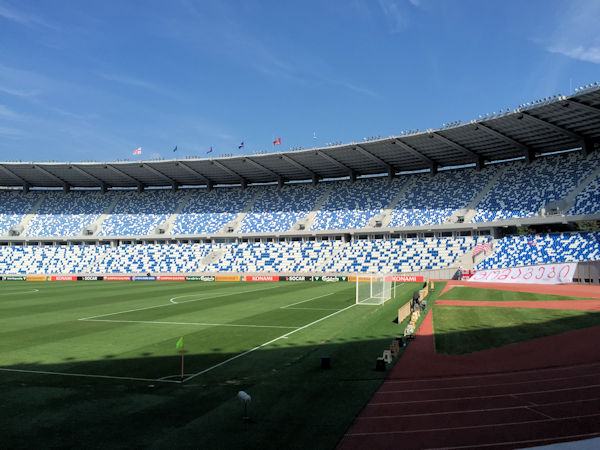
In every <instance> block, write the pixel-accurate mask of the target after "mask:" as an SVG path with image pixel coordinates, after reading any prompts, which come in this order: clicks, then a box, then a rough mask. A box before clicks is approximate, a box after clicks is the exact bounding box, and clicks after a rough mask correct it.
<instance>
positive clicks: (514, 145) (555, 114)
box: [0, 86, 600, 188]
mask: <svg viewBox="0 0 600 450" xmlns="http://www.w3.org/2000/svg"><path fill="white" fill-rule="evenodd" d="M599 142H600V88H598V87H597V86H595V87H591V88H588V89H586V90H583V91H581V92H579V93H577V94H575V95H572V96H568V97H566V96H558V97H553V98H548V99H543V100H539V101H537V102H534V104H533V105H522V106H521V107H520V108H519V109H516V110H514V111H511V112H503V113H500V114H496V115H493V116H492V117H485V118H483V119H481V120H477V121H475V120H473V121H471V122H469V123H458V124H452V125H450V126H447V127H443V128H440V129H436V130H434V129H429V130H426V131H422V132H415V133H411V134H403V135H401V136H390V137H388V138H382V139H377V140H372V141H367V142H358V143H356V142H353V143H348V144H340V145H335V146H330V147H320V148H313V149H309V150H298V151H288V152H277V153H265V154H256V155H242V156H234V157H220V158H194V159H191V158H190V159H173V160H159V161H156V160H154V161H127V162H104V163H98V162H79V163H71V162H63V163H57V162H2V163H0V186H6V187H9V186H23V187H27V188H29V187H60V188H72V187H73V188H74V187H87V188H93V187H102V188H111V187H137V188H144V187H149V186H202V185H203V186H216V185H240V184H241V185H248V184H253V183H269V182H280V183H283V182H288V181H303V180H313V181H316V180H319V179H327V178H341V177H350V178H354V177H357V176H362V175H376V174H384V173H388V174H390V175H391V174H394V173H399V172H406V171H417V170H423V169H433V170H436V169H437V168H438V167H450V166H461V165H468V164H473V163H475V164H477V165H478V166H479V167H481V166H482V165H483V164H484V163H485V162H491V161H499V160H505V159H510V158H518V157H523V156H525V157H526V158H527V159H531V158H532V157H534V156H535V154H539V153H548V152H553V151H560V150H569V149H574V148H580V147H581V148H585V149H586V150H588V151H591V150H592V148H593V147H594V145H596V144H598V143H599Z"/></svg>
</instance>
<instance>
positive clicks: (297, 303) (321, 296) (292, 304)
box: [280, 292, 337, 309]
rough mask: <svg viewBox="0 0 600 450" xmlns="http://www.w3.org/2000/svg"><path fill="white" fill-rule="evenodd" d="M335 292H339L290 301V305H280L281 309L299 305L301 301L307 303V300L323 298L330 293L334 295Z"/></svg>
mask: <svg viewBox="0 0 600 450" xmlns="http://www.w3.org/2000/svg"><path fill="white" fill-rule="evenodd" d="M333 294H337V292H332V293H330V294H324V295H319V296H318V297H313V298H309V299H308V300H302V301H299V302H296V303H290V304H289V305H285V306H280V308H281V309H285V308H289V307H290V306H294V305H299V304H300V303H306V302H310V301H312V300H316V299H318V298H323V297H327V296H329V295H333Z"/></svg>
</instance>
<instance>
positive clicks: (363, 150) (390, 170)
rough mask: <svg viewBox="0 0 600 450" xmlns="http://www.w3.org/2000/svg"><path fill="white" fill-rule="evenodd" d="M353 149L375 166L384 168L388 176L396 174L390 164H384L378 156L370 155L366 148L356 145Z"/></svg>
mask: <svg viewBox="0 0 600 450" xmlns="http://www.w3.org/2000/svg"><path fill="white" fill-rule="evenodd" d="M354 148H355V149H356V150H358V152H359V153H361V154H362V155H365V156H366V157H367V158H369V159H370V160H371V161H374V162H376V163H377V164H379V165H380V166H381V167H383V168H385V170H387V172H388V175H389V176H394V173H395V172H396V171H395V169H394V168H393V167H392V166H391V165H390V164H388V163H386V162H385V161H384V160H383V159H381V158H380V157H378V156H375V155H374V154H373V153H371V152H370V151H368V150H367V149H366V148H364V147H362V146H360V145H356V146H355V147H354Z"/></svg>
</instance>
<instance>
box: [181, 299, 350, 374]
mask: <svg viewBox="0 0 600 450" xmlns="http://www.w3.org/2000/svg"><path fill="white" fill-rule="evenodd" d="M354 306H356V303H355V304H353V305H350V306H347V307H346V308H343V309H340V310H339V311H336V312H334V313H332V314H329V315H327V316H325V317H321V318H320V319H317V320H315V321H314V322H311V323H309V324H307V325H304V326H302V327H300V328H297V329H295V330H293V331H290V332H289V333H286V334H284V335H281V336H279V337H277V338H275V339H271V340H270V341H268V342H265V343H264V344H260V345H257V346H256V347H254V348H251V349H250V350H246V351H245V352H243V353H240V354H238V355H235V356H232V357H231V358H228V359H226V360H225V361H221V362H220V363H218V364H215V365H214V366H211V367H209V368H208V369H204V370H202V371H200V372H197V373H195V374H193V375H191V376H189V377H187V378H186V379H184V380H183V381H182V382H183V383H185V382H186V381H188V380H191V379H192V378H195V377H197V376H198V375H202V374H204V373H206V372H210V371H211V370H213V369H216V368H217V367H220V366H222V365H224V364H227V363H228V362H231V361H233V360H234V359H238V358H241V357H242V356H245V355H247V354H248V353H252V352H254V351H256V350H258V349H260V348H263V347H265V346H266V345H269V344H272V343H273V342H276V341H278V340H279V339H285V338H287V337H288V336H290V335H291V334H294V333H297V332H298V331H300V330H304V329H305V328H308V327H310V326H312V325H314V324H316V323H319V322H321V321H322V320H325V319H328V318H330V317H333V316H335V315H336V314H339V313H341V312H344V311H346V310H348V309H350V308H353V307H354Z"/></svg>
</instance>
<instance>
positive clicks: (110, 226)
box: [0, 152, 600, 238]
mask: <svg viewBox="0 0 600 450" xmlns="http://www.w3.org/2000/svg"><path fill="white" fill-rule="evenodd" d="M599 163H600V156H599V154H598V152H596V153H594V154H591V155H589V156H588V157H584V156H583V155H582V154H581V153H580V152H570V153H567V154H558V155H552V156H544V157H541V158H539V159H536V160H534V162H533V163H531V164H530V165H526V164H525V163H524V162H522V161H512V162H507V163H502V164H493V165H488V166H486V167H485V168H483V169H482V170H480V171H476V170H475V169H472V168H464V169H457V170H442V171H440V172H438V173H437V174H436V175H435V176H433V177H432V176H431V175H429V174H424V173H417V174H410V175H402V176H399V177H397V178H395V179H393V180H388V179H387V178H381V177H379V178H363V179H358V180H357V181H356V182H354V183H352V182H351V181H326V182H322V183H318V184H316V185H313V184H311V183H292V184H287V185H283V186H282V187H277V186H274V185H270V186H252V187H248V188H246V189H241V188H230V187H220V188H216V189H213V190H211V191H208V190H206V189H180V190H178V191H175V192H174V191H172V190H170V189H148V190H146V191H143V192H137V191H133V190H111V191H108V192H105V193H101V192H100V191H90V190H86V191H78V190H74V191H71V192H67V193H65V192H63V191H62V190H60V191H58V190H44V191H42V190H36V191H31V192H29V193H28V194H22V193H20V192H19V191H13V190H4V191H1V192H0V234H2V235H6V234H7V232H8V231H9V230H10V229H11V228H12V227H15V226H17V225H20V224H21V225H23V228H24V234H23V236H27V237H57V238H59V237H65V236H66V237H74V236H78V235H80V234H81V233H82V230H83V229H84V228H85V227H88V226H90V225H92V224H94V223H95V222H96V221H98V219H99V218H100V217H101V216H102V217H106V218H105V219H104V220H103V221H102V220H101V221H100V222H101V223H98V225H97V226H98V228H99V231H98V233H97V234H96V236H98V237H119V236H140V237H141V236H147V235H152V234H155V233H156V229H157V226H159V225H163V224H166V223H167V222H168V221H169V222H171V223H172V227H166V228H168V231H167V232H168V234H170V235H195V234H204V233H206V234H211V233H218V232H222V231H224V227H225V226H226V225H228V224H233V225H235V226H234V227H233V228H235V229H232V230H229V231H235V232H236V235H237V236H240V235H243V234H245V233H278V232H285V231H290V230H292V229H293V226H294V224H296V223H298V222H299V221H302V220H303V219H305V218H308V217H312V216H314V218H312V221H311V220H308V219H307V220H306V222H307V224H306V227H307V228H310V230H311V231H329V230H356V229H361V228H365V227H368V226H373V223H372V222H371V220H372V219H374V218H377V217H379V218H386V219H387V221H385V220H382V222H383V226H384V227H395V228H398V227H410V226H427V225H439V224H444V223H449V219H450V218H451V216H452V215H453V214H454V213H457V211H463V210H464V211H466V208H469V211H472V213H471V216H469V218H466V219H465V220H466V221H471V222H473V223H482V222H491V223H493V222H495V221H498V220H502V219H509V218H513V219H514V218H524V217H534V216H537V217H541V216H540V214H541V212H542V209H543V208H546V207H548V206H549V205H551V204H552V203H553V202H554V203H556V202H559V201H560V202H562V203H563V204H564V205H566V206H564V208H565V209H566V208H569V209H568V210H567V211H566V212H565V211H564V210H563V211H561V212H562V213H564V214H566V215H580V214H598V213H600V194H599V192H600V176H596V178H594V175H595V174H596V173H598V172H597V170H598V167H599V165H600V164H599ZM500 171H502V172H500ZM594 171H596V172H594ZM497 175H501V176H497ZM495 177H496V178H495ZM586 177H587V181H586V183H588V182H589V184H588V185H587V186H585V184H586V183H582V180H584V179H586ZM580 184H581V186H579V185H580ZM570 193H572V194H571V195H570V197H569V194H570ZM480 198H481V200H479V199H480ZM567 198H568V201H566V199H567ZM40 202H41V203H40ZM113 202H114V207H113V206H112V205H113ZM477 202H478V203H477ZM475 203H477V204H475ZM109 209H111V210H110V211H109ZM457 214H458V213H457ZM461 214H462V213H461ZM27 216H29V217H28V219H27V221H25V222H24V220H25V217H27ZM386 216H387V217H386ZM471 217H472V220H471Z"/></svg>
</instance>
